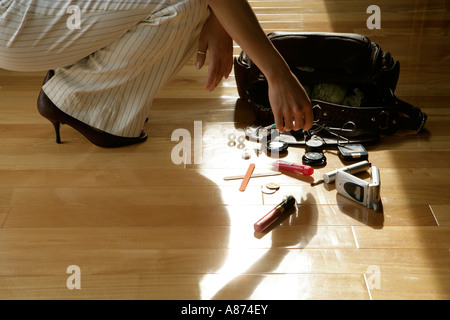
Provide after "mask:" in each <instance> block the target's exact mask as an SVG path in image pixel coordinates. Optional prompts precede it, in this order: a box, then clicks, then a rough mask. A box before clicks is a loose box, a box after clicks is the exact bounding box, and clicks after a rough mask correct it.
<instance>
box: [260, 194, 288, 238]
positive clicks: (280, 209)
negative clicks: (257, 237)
mask: <svg viewBox="0 0 450 320" xmlns="http://www.w3.org/2000/svg"><path fill="white" fill-rule="evenodd" d="M295 204H296V201H295V198H294V197H293V196H289V197H287V198H286V200H284V201H283V202H281V203H280V204H278V205H277V206H276V207H275V208H273V209H272V210H270V211H269V213H267V214H266V215H265V216H264V217H262V218H261V219H259V221H258V222H256V223H255V224H254V226H253V227H254V228H255V231H256V232H263V231H264V230H266V229H267V228H268V227H269V226H270V225H272V223H274V222H275V221H276V220H277V219H278V218H279V217H280V216H281V215H282V214H283V213H285V212H288V211H289V210H291V209H292V208H294V207H295Z"/></svg>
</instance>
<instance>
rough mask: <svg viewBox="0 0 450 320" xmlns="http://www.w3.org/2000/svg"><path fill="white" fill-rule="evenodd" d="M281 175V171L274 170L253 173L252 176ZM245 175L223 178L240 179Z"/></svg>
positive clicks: (225, 178)
mask: <svg viewBox="0 0 450 320" xmlns="http://www.w3.org/2000/svg"><path fill="white" fill-rule="evenodd" d="M279 175H281V172H280V171H273V172H261V173H252V175H251V178H258V177H269V176H279ZM244 177H245V175H244V176H243V175H240V176H228V177H223V180H238V179H244Z"/></svg>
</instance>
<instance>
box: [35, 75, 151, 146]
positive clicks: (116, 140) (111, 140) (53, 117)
mask: <svg viewBox="0 0 450 320" xmlns="http://www.w3.org/2000/svg"><path fill="white" fill-rule="evenodd" d="M54 74H55V72H54V71H53V70H50V71H49V72H48V73H47V76H46V77H45V79H44V83H43V84H45V83H46V82H47V81H48V80H50V78H51V77H53V75H54ZM37 108H38V111H39V113H40V114H41V115H42V116H43V117H44V118H47V119H48V120H49V121H50V122H51V123H52V124H53V126H54V128H55V133H56V143H61V135H60V131H59V129H60V125H61V123H62V124H67V125H69V126H71V127H72V128H74V129H75V130H77V131H78V132H80V133H81V134H82V135H84V136H85V137H86V138H87V139H88V140H89V141H91V142H92V143H93V144H95V145H97V146H99V147H105V148H117V147H124V146H128V145H132V144H136V143H140V142H144V141H145V140H147V133H145V132H144V131H142V132H141V135H140V136H139V137H136V138H129V137H121V136H116V135H113V134H110V133H108V132H105V131H101V130H99V129H96V128H94V127H91V126H90V125H88V124H86V123H84V122H81V121H80V120H78V119H76V118H74V117H72V116H70V115H68V114H67V113H65V112H63V111H61V110H60V109H59V108H58V107H57V106H55V104H54V103H53V102H52V101H51V100H50V99H49V98H48V97H47V95H46V94H45V93H44V91H43V90H41V92H40V93H39V97H38V100H37Z"/></svg>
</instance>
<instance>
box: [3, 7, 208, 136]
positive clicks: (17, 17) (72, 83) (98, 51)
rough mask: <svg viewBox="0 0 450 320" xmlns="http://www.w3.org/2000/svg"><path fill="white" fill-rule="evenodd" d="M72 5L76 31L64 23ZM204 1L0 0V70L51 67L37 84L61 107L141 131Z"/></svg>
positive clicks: (187, 51) (194, 38) (113, 127)
mask: <svg viewBox="0 0 450 320" xmlns="http://www.w3.org/2000/svg"><path fill="white" fill-rule="evenodd" d="M70 5H76V6H78V8H79V9H80V10H79V17H80V29H75V28H70V26H69V24H68V20H69V19H72V18H73V17H74V15H73V14H74V12H73V11H72V12H71V11H69V12H68V10H67V9H68V7H69V6H70ZM208 14H209V10H208V6H207V4H206V0H147V1H139V0H106V1H97V0H78V1H70V0H62V1H58V0H22V1H14V0H0V68H3V69H9V70H15V71H41V70H49V69H54V70H55V76H54V77H53V78H52V79H50V81H48V82H47V83H46V84H45V86H44V87H43V90H44V92H45V93H46V94H47V96H48V97H49V98H50V100H52V102H53V103H54V104H55V105H56V106H57V107H58V108H60V109H61V110H62V111H64V112H65V113H67V114H69V115H71V116H73V117H75V118H77V119H79V120H81V121H83V122H85V123H87V124H89V125H91V126H93V127H95V128H98V129H100V130H103V131H106V132H109V133H111V134H114V135H119V136H125V137H137V136H139V135H140V133H141V130H142V127H143V125H144V122H145V119H146V118H147V116H148V111H149V108H150V106H151V103H152V100H153V97H154V96H155V95H156V94H157V92H158V91H159V90H160V89H161V88H162V86H164V84H165V83H166V82H167V81H168V80H169V79H170V77H171V76H172V75H173V74H175V73H176V72H177V71H178V70H179V68H181V67H182V66H183V65H184V64H185V63H186V62H187V60H188V59H189V57H191V56H192V54H193V53H194V52H195V50H196V48H197V42H198V36H199V34H200V31H201V27H202V26H203V24H204V22H205V20H206V18H207V17H208Z"/></svg>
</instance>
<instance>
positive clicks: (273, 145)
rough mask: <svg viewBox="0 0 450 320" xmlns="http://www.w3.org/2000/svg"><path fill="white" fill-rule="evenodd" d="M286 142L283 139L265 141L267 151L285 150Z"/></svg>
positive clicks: (279, 151)
mask: <svg viewBox="0 0 450 320" xmlns="http://www.w3.org/2000/svg"><path fill="white" fill-rule="evenodd" d="M288 146H289V145H288V144H287V143H286V142H284V141H280V140H271V141H267V146H266V147H267V151H269V152H278V153H281V152H284V151H286V150H287V148H288Z"/></svg>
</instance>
